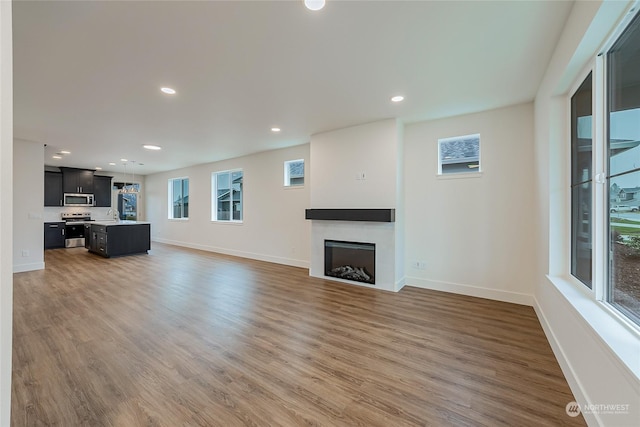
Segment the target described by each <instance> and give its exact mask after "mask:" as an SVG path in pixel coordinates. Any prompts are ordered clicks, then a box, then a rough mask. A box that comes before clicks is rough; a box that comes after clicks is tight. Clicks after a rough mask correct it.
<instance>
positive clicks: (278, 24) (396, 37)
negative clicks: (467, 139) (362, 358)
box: [13, 0, 573, 174]
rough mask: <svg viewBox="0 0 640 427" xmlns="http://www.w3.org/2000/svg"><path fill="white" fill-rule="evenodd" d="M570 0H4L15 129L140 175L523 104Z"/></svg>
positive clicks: (82, 160)
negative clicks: (152, 148) (9, 1)
mask: <svg viewBox="0 0 640 427" xmlns="http://www.w3.org/2000/svg"><path fill="white" fill-rule="evenodd" d="M572 4H573V2H566V1H530V2H529V1H496V2H484V1H470V2H454V1H447V2H434V1H424V2H423V1H410V2H400V1H335V0H334V1H332V0H328V1H327V5H326V7H325V8H324V9H323V10H322V11H319V12H311V11H309V10H307V9H305V7H304V6H303V2H302V0H296V1H257V2H248V1H226V2H223V1H210V2H185V1H172V2H160V1H151V2H144V1H136V2H106V1H105V2H90V1H72V2H57V1H46V2H35V1H14V4H13V31H14V34H13V42H14V75H13V79H14V135H15V137H16V138H20V139H25V140H30V141H37V142H41V143H45V144H47V148H46V150H45V152H46V160H45V163H46V164H49V165H57V164H60V165H63V166H73V167H86V168H94V167H96V166H101V167H103V168H104V169H105V170H113V171H121V170H122V166H121V162H120V158H127V159H129V160H135V161H137V162H142V163H144V166H136V173H140V174H148V173H154V172H159V171H163V170H170V169H176V168H180V167H185V166H189V165H193V164H199V163H207V162H212V161H216V160H221V159H225V158H231V157H237V156H240V155H244V154H248V153H253V152H258V151H264V150H269V149H274V148H279V147H285V146H291V145H296V144H301V143H305V142H308V141H309V140H310V136H311V135H312V134H314V133H317V132H323V131H328V130H332V129H338V128H342V127H346V126H351V125H356V124H361V123H366V122H371V121H376V120H380V119H385V118H391V117H397V118H400V119H401V120H402V121H404V122H414V121H419V120H425V119H433V118H440V117H446V116H453V115H459V114H464V113H469V112H475V111H481V110H486V109H491V108H497V107H502V106H506V105H511V104H516V103H521V102H526V101H530V100H532V99H533V98H534V96H535V93H536V91H537V88H538V85H539V83H540V81H541V79H542V76H543V73H544V71H545V69H546V66H547V64H548V62H549V59H550V56H551V53H552V51H553V49H554V47H555V43H556V41H557V39H558V37H559V35H560V32H561V31H562V28H563V25H564V22H565V20H566V18H567V16H568V14H569V12H570V9H571V7H572ZM161 86H170V87H173V88H175V89H176V90H177V91H178V93H177V95H174V96H172V97H169V96H167V95H164V94H162V93H161V92H160V91H159V88H160V87H161ZM396 94H402V95H404V96H405V97H406V98H405V101H404V102H402V103H399V104H393V103H391V102H390V101H389V98H390V97H391V96H393V95H396ZM273 126H278V127H280V128H282V131H281V132H280V133H279V134H273V133H272V132H271V131H270V128H271V127H273ZM148 143H150V144H157V145H161V146H162V147H163V150H162V151H159V152H149V151H147V150H144V149H143V148H142V145H143V144H148ZM60 150H69V151H71V154H70V155H67V156H65V157H64V158H63V159H62V160H53V159H52V158H51V155H52V154H54V153H55V152H57V151H60ZM109 162H117V163H118V166H117V167H109V166H108V163H109Z"/></svg>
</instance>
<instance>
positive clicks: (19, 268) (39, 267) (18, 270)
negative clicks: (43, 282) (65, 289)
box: [13, 262, 44, 273]
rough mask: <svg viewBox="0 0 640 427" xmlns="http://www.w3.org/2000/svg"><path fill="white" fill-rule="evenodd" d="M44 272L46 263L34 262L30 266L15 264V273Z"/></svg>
mask: <svg viewBox="0 0 640 427" xmlns="http://www.w3.org/2000/svg"><path fill="white" fill-rule="evenodd" d="M35 270H44V262H32V263H29V264H14V265H13V272H14V273H24V272H26V271H35Z"/></svg>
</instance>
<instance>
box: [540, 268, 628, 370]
mask: <svg viewBox="0 0 640 427" xmlns="http://www.w3.org/2000/svg"><path fill="white" fill-rule="evenodd" d="M547 278H548V279H549V281H550V282H551V283H552V284H553V285H554V286H555V287H556V289H557V290H558V291H559V292H560V293H561V294H562V295H563V296H564V297H565V298H566V299H567V301H568V302H569V303H570V304H571V305H572V306H573V308H574V309H575V310H576V311H577V312H578V314H579V315H580V316H581V317H582V318H583V319H584V320H585V322H587V324H588V325H589V326H590V327H591V329H592V330H593V331H595V333H596V334H597V335H598V336H599V337H600V338H601V339H602V341H604V343H605V344H606V345H607V346H608V347H609V349H610V350H611V351H612V352H613V353H614V354H615V355H616V356H617V357H618V359H619V360H620V361H621V362H622V363H623V364H624V365H625V366H626V368H627V369H628V370H629V372H630V373H632V374H633V375H635V377H636V378H637V379H640V358H639V357H638V354H640V330H639V329H638V328H637V327H636V326H635V325H633V324H631V323H630V321H627V320H626V319H624V318H622V316H621V315H620V314H619V313H617V311H616V310H615V309H613V308H612V307H611V306H609V305H608V304H607V303H604V302H602V301H597V300H596V299H594V297H593V296H592V295H591V294H590V293H587V292H583V291H581V290H580V289H577V288H576V285H574V284H572V283H571V282H570V281H569V280H567V279H565V278H563V277H557V276H547Z"/></svg>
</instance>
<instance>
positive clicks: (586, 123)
mask: <svg viewBox="0 0 640 427" xmlns="http://www.w3.org/2000/svg"><path fill="white" fill-rule="evenodd" d="M591 99H592V88H591V74H589V75H588V76H587V78H586V79H585V80H584V82H582V84H581V85H580V87H579V88H578V90H577V91H576V93H575V94H574V95H573V96H572V97H571V171H572V172H571V274H573V275H574V276H575V277H576V278H578V279H579V280H580V281H581V282H582V283H584V284H585V285H586V286H587V287H589V288H590V289H591V287H592V286H593V284H592V271H591V267H592V263H593V255H592V254H593V248H592V238H593V236H592V233H591V230H592V227H591V223H592V220H593V215H592V212H591V210H592V204H591V164H592V160H591V152H592V137H591V133H592V131H591V129H592V127H591V125H592V115H591V110H592V106H591Z"/></svg>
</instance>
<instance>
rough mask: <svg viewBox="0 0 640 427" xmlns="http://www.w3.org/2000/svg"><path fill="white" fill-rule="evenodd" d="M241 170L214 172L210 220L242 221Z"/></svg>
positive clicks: (212, 176)
mask: <svg viewBox="0 0 640 427" xmlns="http://www.w3.org/2000/svg"><path fill="white" fill-rule="evenodd" d="M242 180H243V173H242V170H232V171H225V172H214V173H213V174H212V175H211V184H212V187H213V189H214V191H213V197H212V198H213V206H212V209H211V210H212V215H211V216H212V218H211V220H212V221H229V222H242Z"/></svg>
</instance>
